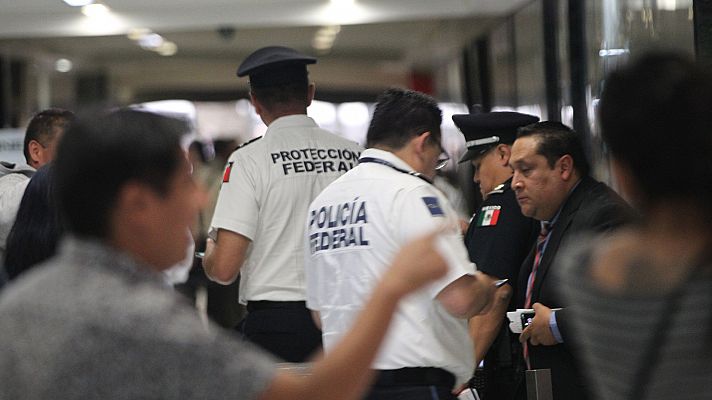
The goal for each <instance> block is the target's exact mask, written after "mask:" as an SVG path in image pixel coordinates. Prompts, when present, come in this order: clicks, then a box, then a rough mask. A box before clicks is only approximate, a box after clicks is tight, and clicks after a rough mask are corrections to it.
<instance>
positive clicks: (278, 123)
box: [265, 114, 319, 134]
mask: <svg viewBox="0 0 712 400" xmlns="http://www.w3.org/2000/svg"><path fill="white" fill-rule="evenodd" d="M318 127H319V126H318V125H317V124H316V122H314V120H313V119H312V118H311V117H309V116H307V115H304V114H294V115H285V116H284V117H279V118H277V119H275V120H274V121H272V123H271V124H269V126H268V127H267V133H271V132H276V131H280V130H283V129H293V128H318ZM267 133H265V134H267Z"/></svg>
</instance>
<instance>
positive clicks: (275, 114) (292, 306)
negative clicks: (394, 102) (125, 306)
mask: <svg viewBox="0 0 712 400" xmlns="http://www.w3.org/2000/svg"><path fill="white" fill-rule="evenodd" d="M315 62H316V59H314V58H312V57H309V56H306V55H303V54H300V53H298V52H297V51H295V50H293V49H290V48H286V47H277V46H273V47H265V48H262V49H260V50H257V51H255V52H254V53H252V54H251V55H250V56H248V57H247V58H246V59H245V61H244V62H243V63H242V65H240V67H239V68H238V71H237V75H238V76H240V77H242V76H245V75H249V77H250V98H251V100H252V104H253V105H254V107H255V111H256V112H257V113H258V114H259V115H260V117H261V118H262V121H264V123H265V124H266V125H267V126H268V129H267V132H266V133H265V135H264V136H263V137H262V138H260V140H253V141H252V142H248V144H247V145H244V146H242V147H241V148H238V149H237V150H236V151H235V152H234V153H233V154H232V155H231V156H230V158H229V160H228V164H227V167H226V170H225V174H224V177H223V184H222V187H221V189H220V195H219V197H218V201H217V205H216V208H215V214H214V216H213V221H212V224H211V232H210V237H211V239H208V243H207V246H206V255H205V259H204V260H203V261H204V267H205V272H206V273H207V274H208V276H209V277H211V278H212V279H213V280H215V281H218V282H221V283H229V282H232V281H234V280H235V279H236V277H237V275H238V273H239V274H240V302H241V303H243V304H247V311H248V314H247V316H246V317H245V319H244V320H243V321H242V323H241V324H240V329H241V331H242V334H243V336H244V337H245V338H246V339H248V340H250V341H252V342H254V343H256V344H258V345H260V346H262V347H263V348H265V349H267V350H268V351H270V352H272V353H273V354H275V355H277V356H279V357H280V358H282V359H283V360H286V361H290V362H303V361H305V360H306V359H308V357H309V356H310V355H311V354H312V353H313V352H314V351H315V350H318V349H319V348H320V347H321V332H320V331H319V329H318V328H317V327H316V325H315V324H314V322H313V320H312V319H311V315H310V313H309V311H308V310H307V309H306V306H305V303H304V301H305V291H304V245H303V244H304V220H305V219H306V215H307V207H308V206H309V203H310V202H311V201H312V200H313V199H314V198H315V197H316V195H317V194H319V192H321V190H322V189H324V188H325V187H326V186H327V185H328V184H329V183H331V182H332V181H333V180H334V179H336V178H337V177H339V176H341V175H342V174H343V173H345V172H346V171H348V170H349V169H351V168H352V167H353V166H354V165H356V164H357V162H358V157H359V154H360V152H361V150H362V149H361V147H360V146H359V145H357V144H356V143H353V142H350V141H348V140H346V139H343V138H340V137H338V136H336V135H334V134H332V133H330V132H327V131H325V130H323V129H320V128H319V127H318V126H317V125H316V123H315V122H314V121H313V120H312V119H311V118H309V117H308V116H307V115H306V114H307V111H306V110H307V107H308V106H309V104H310V103H311V101H312V99H313V97H314V84H312V83H309V79H308V74H307V69H306V65H307V64H314V63H315Z"/></svg>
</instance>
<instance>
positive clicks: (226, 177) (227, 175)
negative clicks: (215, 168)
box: [223, 161, 235, 183]
mask: <svg viewBox="0 0 712 400" xmlns="http://www.w3.org/2000/svg"><path fill="white" fill-rule="evenodd" d="M234 163H235V162H234V161H230V162H228V163H227V167H226V168H225V173H223V183H225V182H230V174H232V164H234Z"/></svg>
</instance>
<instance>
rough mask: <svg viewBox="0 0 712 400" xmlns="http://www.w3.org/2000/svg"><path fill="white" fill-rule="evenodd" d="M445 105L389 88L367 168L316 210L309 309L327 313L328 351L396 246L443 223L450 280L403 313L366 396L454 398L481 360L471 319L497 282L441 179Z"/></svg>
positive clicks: (365, 156) (372, 131)
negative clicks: (476, 258)
mask: <svg viewBox="0 0 712 400" xmlns="http://www.w3.org/2000/svg"><path fill="white" fill-rule="evenodd" d="M441 118H442V117H441V111H440V109H439V108H438V106H437V103H436V102H435V100H434V99H432V98H431V97H429V96H427V95H424V94H422V93H418V92H414V91H409V90H402V89H390V90H387V91H386V92H384V93H383V94H382V95H381V96H380V97H379V98H378V102H377V104H376V109H375V111H374V114H373V118H372V120H371V124H370V126H369V129H368V133H367V142H368V149H366V150H365V151H364V152H363V153H362V155H361V158H360V159H359V165H358V166H357V167H355V168H354V169H353V170H351V171H349V172H347V173H346V174H345V175H344V176H342V177H341V178H339V179H337V180H336V181H334V182H333V183H332V184H331V185H329V186H328V187H327V188H326V189H324V191H322V192H321V194H320V195H319V196H318V197H317V198H316V199H315V200H314V201H313V202H312V204H311V205H310V206H309V217H308V219H306V220H307V230H308V232H307V233H308V242H309V243H308V248H309V250H308V252H309V254H310V258H309V259H308V260H307V265H306V278H307V305H308V307H309V308H310V309H312V310H314V311H315V312H316V313H318V315H319V320H320V321H321V327H322V332H323V338H324V349H325V352H326V354H327V355H329V354H330V352H332V351H333V350H334V347H335V344H336V343H337V342H338V341H339V340H340V339H341V338H342V337H344V335H346V334H347V333H348V332H349V331H350V330H351V329H354V324H355V322H354V321H355V316H356V314H357V313H358V312H359V311H360V310H361V309H362V308H363V305H364V301H365V299H366V297H367V294H368V293H370V292H371V290H372V289H373V287H374V284H375V282H377V281H378V279H379V277H380V276H382V275H383V273H384V268H385V266H386V265H387V264H388V262H389V261H390V260H391V259H392V258H393V255H394V254H395V252H396V250H397V249H398V248H399V247H400V246H401V245H402V244H403V243H405V242H406V241H408V240H410V239H411V238H412V237H415V236H418V235H420V234H421V233H423V232H426V231H429V230H431V229H434V228H435V227H443V229H445V230H446V232H445V233H444V234H443V237H442V240H441V241H440V242H439V245H440V246H441V248H443V249H444V252H445V254H447V258H448V266H449V272H448V274H447V275H446V277H444V278H442V279H440V280H438V281H437V282H436V283H435V284H433V285H430V286H428V287H427V288H425V289H424V290H421V291H419V292H417V293H415V294H413V295H412V296H410V297H409V298H408V299H407V300H406V301H404V304H403V306H401V307H400V308H399V310H398V312H397V313H396V317H395V319H394V323H393V326H392V327H391V330H390V331H389V333H388V336H387V338H386V341H385V346H384V348H383V350H382V351H381V352H380V354H379V356H378V357H377V359H376V361H375V362H374V363H373V368H374V369H375V370H376V372H377V377H376V383H375V385H374V387H373V388H372V392H371V393H370V395H369V396H367V399H370V400H376V399H392V398H408V399H413V400H417V399H451V398H453V395H452V393H451V391H452V390H453V389H454V388H455V385H456V384H458V385H460V384H463V383H465V382H466V381H467V380H468V379H469V378H470V376H471V374H472V371H473V368H474V362H473V350H472V343H471V341H470V339H469V336H468V330H467V319H468V318H470V317H471V316H473V315H475V314H477V313H479V312H481V311H482V310H483V309H485V307H486V306H487V305H488V304H489V302H490V300H491V297H492V293H493V292H494V290H493V289H494V285H493V284H492V282H493V281H492V280H491V279H489V278H487V277H486V276H485V275H483V274H480V273H477V272H475V266H474V265H473V264H472V263H471V262H470V260H468V258H467V250H466V249H465V247H464V245H463V243H462V234H461V233H460V225H459V218H458V216H457V214H456V213H455V211H454V210H453V208H452V206H451V205H450V203H449V202H448V201H447V199H446V198H445V196H444V195H443V194H442V193H441V192H440V191H439V190H438V189H436V188H435V187H434V186H433V185H432V179H433V177H434V176H435V172H436V170H437V169H438V168H440V167H442V166H444V164H445V162H446V161H447V159H446V158H444V157H443V149H442V146H441V144H440V140H441V131H440V124H441Z"/></svg>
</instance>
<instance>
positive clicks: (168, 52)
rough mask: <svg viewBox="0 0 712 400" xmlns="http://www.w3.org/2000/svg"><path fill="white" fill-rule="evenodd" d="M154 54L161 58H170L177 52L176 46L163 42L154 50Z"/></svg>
mask: <svg viewBox="0 0 712 400" xmlns="http://www.w3.org/2000/svg"><path fill="white" fill-rule="evenodd" d="M156 52H158V54H160V55H162V56H166V57H168V56H172V55H175V54H176V53H177V52H178V46H176V44H175V43H173V42H163V43H162V44H161V45H160V46H158V48H156Z"/></svg>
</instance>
